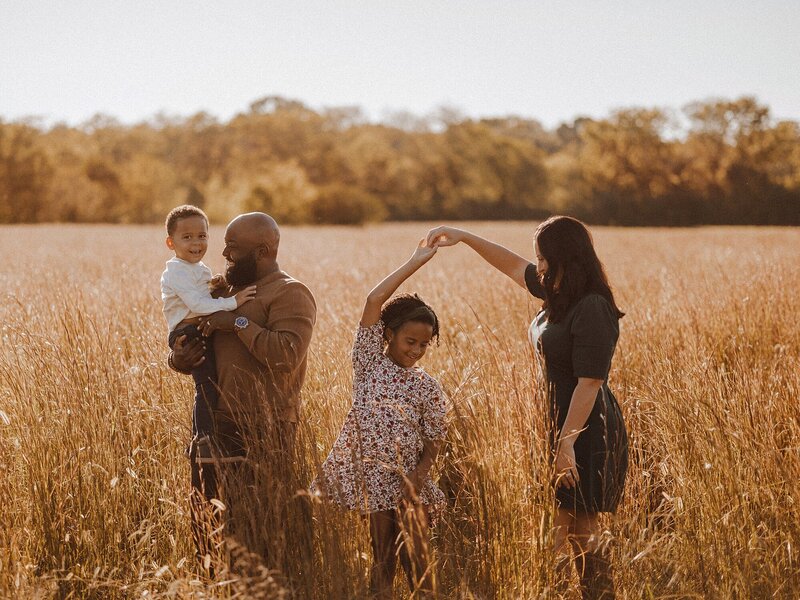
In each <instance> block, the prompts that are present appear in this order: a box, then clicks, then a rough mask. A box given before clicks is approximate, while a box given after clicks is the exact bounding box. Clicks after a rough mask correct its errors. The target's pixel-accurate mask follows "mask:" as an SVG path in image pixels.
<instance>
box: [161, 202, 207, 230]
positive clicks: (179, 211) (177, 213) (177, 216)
mask: <svg viewBox="0 0 800 600" xmlns="http://www.w3.org/2000/svg"><path fill="white" fill-rule="evenodd" d="M189 217H203V219H205V221H206V225H208V217H207V216H206V213H204V212H203V211H202V210H201V209H199V208H197V207H196V206H192V205H191V204H182V205H181V206H176V207H175V208H173V209H172V210H171V211H169V214H168V215H167V220H166V222H165V223H164V224H165V225H166V227H167V235H169V236H171V235H172V234H173V233H175V227H177V226H178V221H180V220H181V219H188V218H189Z"/></svg>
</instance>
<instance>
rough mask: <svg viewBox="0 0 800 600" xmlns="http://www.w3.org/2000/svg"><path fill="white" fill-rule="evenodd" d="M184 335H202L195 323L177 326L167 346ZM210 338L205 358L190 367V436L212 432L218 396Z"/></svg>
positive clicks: (197, 336)
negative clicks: (191, 394)
mask: <svg viewBox="0 0 800 600" xmlns="http://www.w3.org/2000/svg"><path fill="white" fill-rule="evenodd" d="M182 335H185V336H186V341H187V342H188V341H190V340H194V339H198V338H202V337H203V335H202V334H201V333H200V330H199V329H198V328H197V326H195V325H184V326H183V327H177V328H176V329H175V330H174V331H171V332H170V334H169V347H170V348H172V347H173V346H174V345H175V340H176V339H178V338H179V337H180V336H182ZM210 342H211V340H208V343H207V344H206V351H205V355H204V356H205V360H204V361H203V362H202V363H201V364H200V366H199V367H197V368H196V369H192V378H193V379H194V389H195V395H194V406H193V407H192V437H198V438H200V437H203V436H206V435H208V436H211V435H212V434H213V433H214V420H213V416H212V415H213V410H214V409H215V408H216V407H217V400H218V398H219V395H218V392H217V361H216V359H215V358H214V348H213V346H212V345H211V343H210Z"/></svg>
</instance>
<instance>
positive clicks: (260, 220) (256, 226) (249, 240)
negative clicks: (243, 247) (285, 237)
mask: <svg viewBox="0 0 800 600" xmlns="http://www.w3.org/2000/svg"><path fill="white" fill-rule="evenodd" d="M227 231H228V232H230V233H233V234H234V235H235V236H236V238H237V239H239V240H241V242H242V243H244V244H247V245H252V246H257V245H260V244H264V245H266V246H267V247H268V248H269V249H270V254H271V255H272V256H273V257H275V256H277V254H278V244H279V243H280V240H281V231H280V229H279V228H278V224H277V223H276V222H275V219H273V218H272V217H270V216H269V215H268V214H265V213H262V212H251V213H246V214H243V215H239V216H238V217H236V218H235V219H234V220H233V221H231V222H230V223H229V224H228V229H227Z"/></svg>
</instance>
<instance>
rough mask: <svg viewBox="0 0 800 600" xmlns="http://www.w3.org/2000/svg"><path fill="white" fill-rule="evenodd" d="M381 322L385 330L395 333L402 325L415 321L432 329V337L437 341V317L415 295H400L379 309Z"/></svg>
mask: <svg viewBox="0 0 800 600" xmlns="http://www.w3.org/2000/svg"><path fill="white" fill-rule="evenodd" d="M381 321H383V326H384V327H385V328H386V329H391V330H392V331H397V330H398V329H399V328H400V327H401V326H402V325H403V323H408V322H409V321H416V322H419V323H426V324H428V325H430V326H431V327H433V336H432V338H431V339H433V338H436V341H437V342H438V341H439V317H437V316H436V313H435V312H434V311H433V309H432V308H431V307H430V306H429V305H428V304H427V303H426V302H425V301H424V300H423V299H422V298H420V297H419V296H418V295H417V294H400V295H397V296H395V297H394V298H392V299H391V300H389V301H388V302H387V303H386V304H384V305H383V308H382V309H381Z"/></svg>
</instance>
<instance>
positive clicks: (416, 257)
mask: <svg viewBox="0 0 800 600" xmlns="http://www.w3.org/2000/svg"><path fill="white" fill-rule="evenodd" d="M438 249H439V246H438V245H435V244H434V245H431V246H428V245H427V244H426V243H425V240H420V241H419V244H418V245H417V249H416V250H414V254H413V256H412V257H411V260H413V261H414V262H416V263H417V264H418V265H420V266H422V265H424V264H425V263H426V262H428V261H429V260H430V259H432V258H433V255H434V254H436V251H437V250H438Z"/></svg>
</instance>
